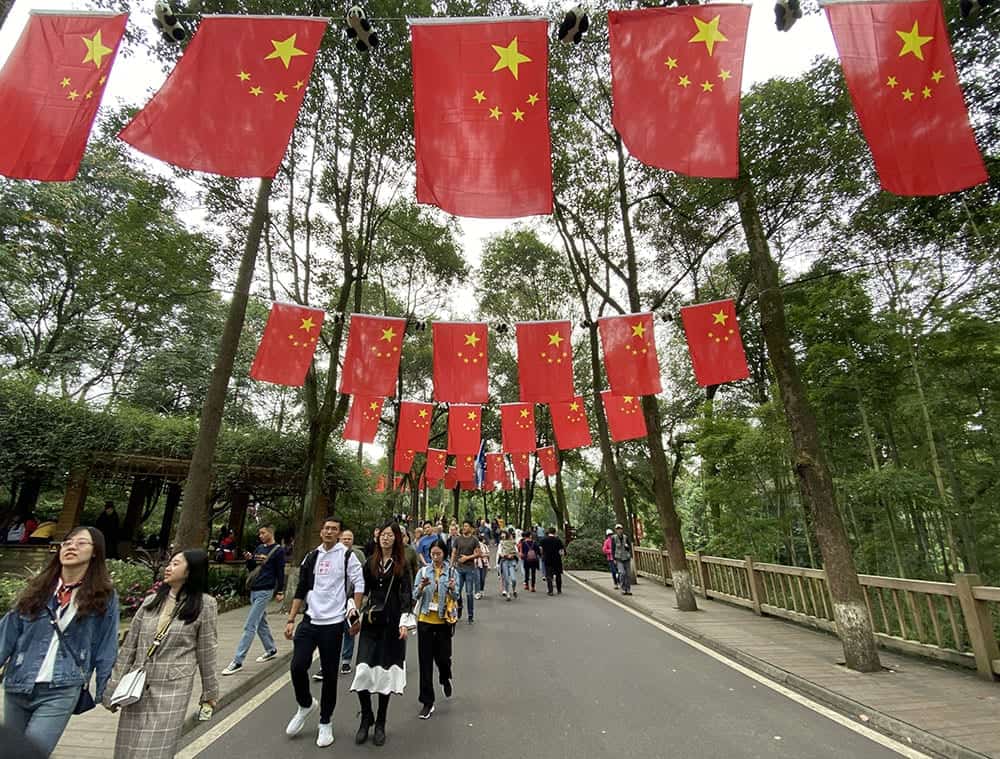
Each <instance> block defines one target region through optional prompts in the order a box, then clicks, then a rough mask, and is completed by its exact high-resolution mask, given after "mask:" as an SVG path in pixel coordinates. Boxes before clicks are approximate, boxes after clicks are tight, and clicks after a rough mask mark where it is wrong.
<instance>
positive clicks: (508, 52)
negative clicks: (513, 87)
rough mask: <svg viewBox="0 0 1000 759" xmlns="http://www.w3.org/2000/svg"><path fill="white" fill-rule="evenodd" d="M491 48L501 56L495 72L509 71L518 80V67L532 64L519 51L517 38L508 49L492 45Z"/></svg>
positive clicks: (495, 66)
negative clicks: (523, 64)
mask: <svg viewBox="0 0 1000 759" xmlns="http://www.w3.org/2000/svg"><path fill="white" fill-rule="evenodd" d="M490 47H492V48H493V51H494V52H495V53H496V54H497V55H498V56H499V57H498V58H497V62H496V65H494V66H493V70H494V71H503V70H504V69H509V70H510V73H511V74H513V75H514V78H515V79H517V67H518V66H519V65H521V64H522V63H531V59H530V58H529V57H528V56H526V55H525V54H524V53H522V52H521V51H520V50H518V49H517V37H515V38H514V39H512V40H511V41H510V44H508V45H507V47H502V46H500V45H490Z"/></svg>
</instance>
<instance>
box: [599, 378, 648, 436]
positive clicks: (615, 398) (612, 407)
mask: <svg viewBox="0 0 1000 759" xmlns="http://www.w3.org/2000/svg"><path fill="white" fill-rule="evenodd" d="M601 400H603V401H604V414H605V416H607V418H608V430H609V432H610V433H611V439H612V440H614V441H615V442H616V443H620V442H622V441H623V440H635V439H636V438H640V437H646V417H644V416H643V415H642V402H641V401H640V400H639V399H638V398H636V397H635V396H632V395H615V394H614V393H612V391H610V390H603V391H602V392H601Z"/></svg>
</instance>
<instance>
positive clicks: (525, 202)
mask: <svg viewBox="0 0 1000 759" xmlns="http://www.w3.org/2000/svg"><path fill="white" fill-rule="evenodd" d="M430 21H433V23H420V22H411V24H412V27H411V31H412V38H413V40H412V50H413V132H414V138H415V140H416V149H417V201H418V202H420V203H430V204H432V205H436V206H437V207H438V208H442V209H444V210H445V211H447V212H448V213H453V214H455V215H457V216H475V217H480V218H500V219H505V218H514V217H518V216H531V215H533V214H549V213H552V159H551V156H550V152H549V98H548V84H547V83H548V22H547V21H546V20H545V19H523V20H518V19H507V20H504V21H499V22H492V23H489V22H482V21H472V20H463V19H433V20H431V19H428V22H430Z"/></svg>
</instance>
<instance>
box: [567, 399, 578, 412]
mask: <svg viewBox="0 0 1000 759" xmlns="http://www.w3.org/2000/svg"><path fill="white" fill-rule="evenodd" d="M569 410H570V411H579V410H580V404H579V403H577V402H576V401H573V402H572V403H571V404H569Z"/></svg>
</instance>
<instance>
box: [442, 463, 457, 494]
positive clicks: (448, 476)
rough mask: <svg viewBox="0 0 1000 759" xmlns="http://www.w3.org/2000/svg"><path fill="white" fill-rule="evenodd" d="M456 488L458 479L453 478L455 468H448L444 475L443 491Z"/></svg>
mask: <svg viewBox="0 0 1000 759" xmlns="http://www.w3.org/2000/svg"><path fill="white" fill-rule="evenodd" d="M457 486H458V478H457V477H456V476H455V467H453V466H452V467H448V469H447V470H446V471H445V473H444V489H445V490H454V489H455V488H456V487H457Z"/></svg>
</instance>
